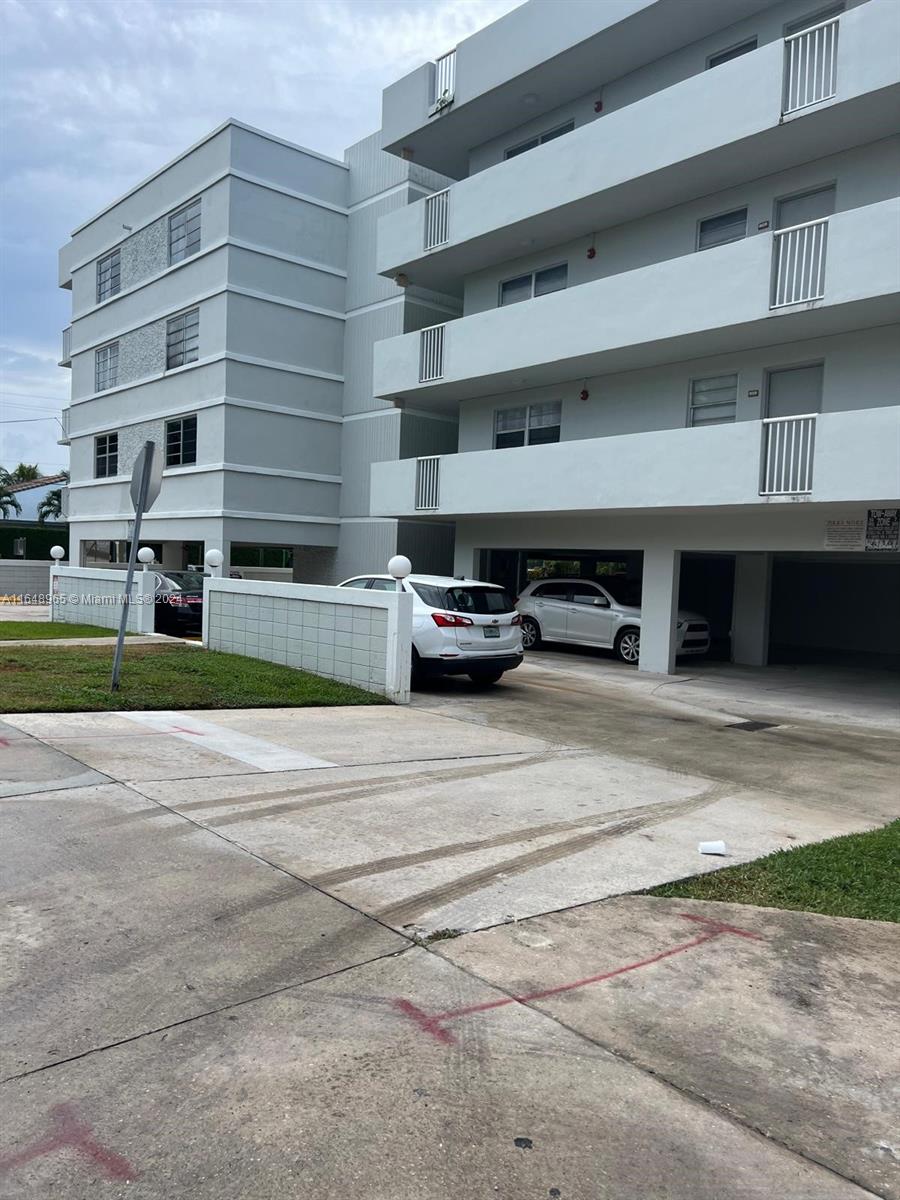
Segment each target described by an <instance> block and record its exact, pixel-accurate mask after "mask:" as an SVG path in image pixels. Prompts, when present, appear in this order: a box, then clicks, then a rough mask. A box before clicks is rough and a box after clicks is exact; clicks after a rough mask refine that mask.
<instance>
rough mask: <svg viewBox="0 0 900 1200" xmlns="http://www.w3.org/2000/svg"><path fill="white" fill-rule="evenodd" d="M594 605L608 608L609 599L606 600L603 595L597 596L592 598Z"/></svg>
mask: <svg viewBox="0 0 900 1200" xmlns="http://www.w3.org/2000/svg"><path fill="white" fill-rule="evenodd" d="M594 607H595V608H609V601H608V600H607V598H606V597H605V596H598V597H597V598H596V599H595V600H594Z"/></svg>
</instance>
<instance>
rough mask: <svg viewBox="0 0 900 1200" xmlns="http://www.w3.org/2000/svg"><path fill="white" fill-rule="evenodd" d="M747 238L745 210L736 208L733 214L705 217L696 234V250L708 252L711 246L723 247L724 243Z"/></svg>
mask: <svg viewBox="0 0 900 1200" xmlns="http://www.w3.org/2000/svg"><path fill="white" fill-rule="evenodd" d="M746 236H747V210H746V208H736V209H735V210H734V212H728V213H722V215H721V216H719V217H707V218H706V219H705V220H704V221H701V222H700V227H699V230H698V233H697V249H698V250H709V248H710V247H711V246H724V245H725V243H726V242H739V241H740V240H741V238H744V237H746Z"/></svg>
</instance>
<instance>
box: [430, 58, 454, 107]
mask: <svg viewBox="0 0 900 1200" xmlns="http://www.w3.org/2000/svg"><path fill="white" fill-rule="evenodd" d="M455 87H456V50H450V51H448V53H447V54H444V55H442V57H441V58H439V59H437V60H436V62H435V64H434V96H433V97H432V101H431V103H432V107H433V110H434V112H440V111H441V109H443V108H446V107H447V105H448V104H452V103H453V89H454V88H455Z"/></svg>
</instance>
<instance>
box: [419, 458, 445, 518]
mask: <svg viewBox="0 0 900 1200" xmlns="http://www.w3.org/2000/svg"><path fill="white" fill-rule="evenodd" d="M440 492H441V458H440V455H439V454H431V455H429V456H428V457H426V458H417V459H416V509H417V510H419V511H420V510H422V509H433V508H439V507H440Z"/></svg>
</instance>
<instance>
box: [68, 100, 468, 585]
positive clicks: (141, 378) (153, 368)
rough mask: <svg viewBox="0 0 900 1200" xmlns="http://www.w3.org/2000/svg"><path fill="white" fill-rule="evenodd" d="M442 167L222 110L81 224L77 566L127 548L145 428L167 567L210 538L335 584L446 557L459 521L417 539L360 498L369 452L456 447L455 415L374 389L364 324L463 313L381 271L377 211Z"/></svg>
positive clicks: (231, 550)
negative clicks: (368, 568)
mask: <svg viewBox="0 0 900 1200" xmlns="http://www.w3.org/2000/svg"><path fill="white" fill-rule="evenodd" d="M446 182H447V181H446V180H445V179H443V177H441V176H437V175H435V173H434V172H431V171H428V170H425V169H423V168H420V167H418V166H417V165H415V164H413V163H407V162H404V161H402V160H399V159H394V158H392V157H390V156H389V155H387V154H384V153H383V152H382V151H381V149H380V145H378V139H377V136H376V138H374V139H372V138H370V139H367V140H366V141H365V142H363V143H361V144H360V145H359V146H357V147H353V148H352V149H351V150H350V151H348V155H347V161H345V162H339V161H337V160H334V159H330V158H327V157H326V156H324V155H321V154H318V153H316V152H314V151H310V150H305V149H303V148H301V147H298V146H294V145H291V144H289V143H287V142H285V141H284V140H282V139H279V138H275V137H271V136H269V135H268V134H265V133H262V132H261V131H258V130H255V129H252V128H250V127H248V126H245V125H243V124H241V123H240V122H238V121H228V122H226V123H225V124H224V125H222V126H221V127H220V128H218V129H216V130H214V131H213V132H212V133H211V134H210V135H209V136H208V137H206V138H204V139H203V140H202V141H201V142H199V143H197V144H196V145H194V146H192V147H191V148H190V149H189V150H187V151H185V152H184V153H183V154H181V155H180V156H179V157H178V158H177V159H175V161H174V162H172V163H169V164H168V165H167V166H166V167H164V168H162V169H161V170H160V171H158V172H157V173H155V174H154V175H153V176H151V178H149V179H147V180H145V181H144V182H143V183H141V184H139V185H138V186H137V187H135V188H134V189H133V190H132V191H130V192H129V193H128V194H127V195H125V196H123V197H122V198H121V199H119V200H117V201H115V202H114V203H113V204H111V205H110V206H109V207H108V208H106V209H104V210H103V212H101V213H99V214H98V215H97V216H96V217H94V218H92V219H91V220H90V221H87V222H86V223H85V224H84V225H82V226H80V227H79V228H78V229H76V230H75V231H74V233H73V234H72V238H71V241H70V242H69V243H68V244H67V245H66V247H65V248H64V249H63V250H62V251H61V254H60V286H62V287H66V288H69V289H71V292H72V323H71V326H70V327H69V328H68V329H67V330H66V331H65V332H64V338H63V343H64V344H63V364H64V365H67V366H71V369H72V396H71V402H70V405H69V408H68V410H67V411H66V413H65V415H64V428H65V436H64V440H65V441H67V442H68V444H69V445H70V447H71V449H70V458H71V475H72V481H71V484H70V486H69V488H68V492H67V511H68V518H69V521H70V528H71V544H70V559H71V561H72V562H75V563H81V564H82V565H89V564H109V563H110V562H113V563H121V562H123V561H124V560H125V559H126V558H127V546H128V542H129V537H130V531H131V518H132V508H131V502H130V498H129V483H130V478H131V471H132V467H133V464H134V460H135V458H136V457H137V455H138V453H139V452H140V450H141V448H142V446H143V445H144V443H145V442H146V441H147V440H152V441H153V442H154V443H155V444H156V446H157V447H158V448H159V452H160V453H162V454H163V455H164V464H165V469H164V471H163V484H162V490H161V493H160V496H159V499H158V500H157V501H156V503H155V505H154V506H153V508H152V509H151V510H150V512H148V513H147V515H146V517H145V523H144V526H143V531H142V532H143V535H144V538H143V540H144V542H145V543H146V544H147V545H150V546H152V547H153V548H154V549H155V550H156V553H157V558H158V560H159V561H160V562H161V563H162V564H163V566H165V567H169V568H172V569H181V568H183V567H186V566H187V565H189V564H193V563H199V562H202V560H203V555H204V552H205V550H206V549H210V548H213V547H214V548H216V549H221V550H222V551H223V552H224V554H225V556H226V562H227V563H228V565H229V568H231V569H235V570H238V571H240V573H241V574H242V575H244V576H247V577H251V578H252V577H259V578H267V577H274V578H282V579H291V578H293V579H299V580H306V581H317V582H322V581H325V582H331V581H333V580H335V579H337V578H340V577H342V576H343V575H344V574H346V573H352V572H353V571H354V570H355V569H356V568H357V565H358V564H359V563H360V562H362V561H365V562H366V563H367V564H369V563H371V562H372V561H375V562H377V564H378V565H382V563H383V561H384V560H385V555H388V556H389V555H390V554H393V553H396V552H397V550H398V549H401V550H404V551H406V552H409V553H414V554H415V556H416V558H417V560H420V561H421V560H423V559H427V558H428V556H429V555H430V556H431V557H432V559H434V566H435V569H441V568H442V567H445V566H446V565H447V564H448V563H449V561H450V559H451V556H452V527H450V526H448V525H446V524H442V525H435V526H434V527H433V532H434V534H436V535H437V536H436V537H430V538H429V537H427V536H426V537H425V538H424V539H423V536H422V528H421V526H420V525H419V524H418V523H407V522H402V521H398V520H393V519H388V520H385V519H378V520H373V519H372V518H371V517H370V514H369V498H368V472H369V463H370V462H371V461H373V460H374V459H376V458H379V457H398V456H399V455H400V454H401V452H406V453H413V454H421V453H434V452H440V451H442V450H447V449H455V447H456V426H455V422H450V421H448V420H447V419H446V418H445V417H436V416H435V415H434V414H432V413H430V412H426V413H425V414H424V415H421V416H417V415H416V413H415V412H414V411H413V412H410V413H408V414H407V413H404V412H400V411H399V410H398V409H397V408H396V407H395V406H394V405H392V404H390V403H388V402H385V401H380V400H375V399H374V398H373V396H372V389H371V373H372V365H371V364H372V347H373V344H374V341H375V339H376V338H378V337H384V336H390V335H391V334H400V333H403V332H404V331H407V330H415V329H417V328H418V327H419V325H420V324H421V323H429V324H430V323H433V322H434V321H435V320H443V319H446V318H447V317H448V316H451V315H455V314H458V312H459V311H460V306H459V303H458V302H457V301H456V300H455V299H454V298H452V297H451V298H449V299H448V298H446V297H444V298H443V299H442V298H441V297H440V296H437V295H434V294H433V293H431V292H430V291H427V290H424V289H415V288H409V289H401V288H398V287H397V285H396V284H395V283H394V282H393V281H386V280H385V279H383V278H382V277H380V276H379V275H378V274H377V273H376V271H375V269H374V226H375V221H376V220H377V218H378V216H379V214H380V213H382V212H386V211H389V210H391V209H392V208H393V207H396V206H397V205H398V204H406V203H408V202H409V201H410V200H413V199H418V198H420V197H421V196H424V195H425V194H427V193H428V192H429V191H431V190H434V189H435V188H438V187H443V185H444V184H445V183H446ZM343 462H346V463H347V464H348V468H349V470H348V474H347V476H346V478H345V475H344V472H343V466H342V463H343ZM373 555H374V556H375V557H374V560H373V558H372V556H373Z"/></svg>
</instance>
